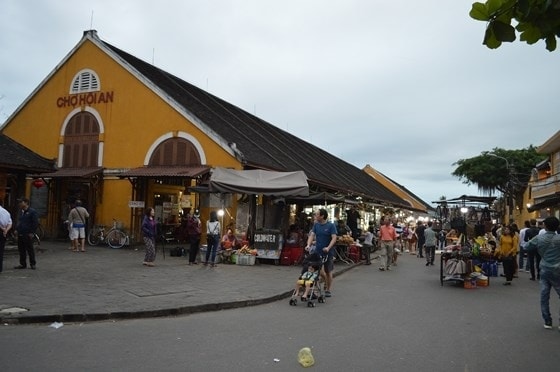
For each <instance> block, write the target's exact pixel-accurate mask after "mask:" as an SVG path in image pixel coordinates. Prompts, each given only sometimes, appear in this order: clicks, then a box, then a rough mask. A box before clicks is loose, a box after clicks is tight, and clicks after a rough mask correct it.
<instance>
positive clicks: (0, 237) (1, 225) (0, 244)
mask: <svg viewBox="0 0 560 372" xmlns="http://www.w3.org/2000/svg"><path fill="white" fill-rule="evenodd" d="M11 228H12V216H10V212H8V211H7V210H5V209H4V208H3V207H2V206H0V229H1V231H0V273H1V272H2V268H3V267H4V248H5V247H6V236H7V235H8V231H10V229H11Z"/></svg>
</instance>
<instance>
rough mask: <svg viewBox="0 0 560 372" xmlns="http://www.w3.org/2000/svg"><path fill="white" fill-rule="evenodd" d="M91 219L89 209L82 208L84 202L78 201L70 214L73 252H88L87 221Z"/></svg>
mask: <svg viewBox="0 0 560 372" xmlns="http://www.w3.org/2000/svg"><path fill="white" fill-rule="evenodd" d="M88 218H89V213H88V211H87V209H85V208H84V207H82V201H81V200H76V201H75V202H74V207H73V208H72V209H71V210H70V213H68V221H69V222H70V226H72V227H71V228H70V241H71V242H72V251H73V252H79V251H80V250H81V251H82V252H85V251H86V245H85V242H86V220H87V219H88Z"/></svg>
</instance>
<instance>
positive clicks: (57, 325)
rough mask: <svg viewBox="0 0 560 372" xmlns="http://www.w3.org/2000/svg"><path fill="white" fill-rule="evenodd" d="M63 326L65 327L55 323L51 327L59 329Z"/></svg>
mask: <svg viewBox="0 0 560 372" xmlns="http://www.w3.org/2000/svg"><path fill="white" fill-rule="evenodd" d="M63 325H64V324H63V323H59V322H54V323H52V324H51V325H50V326H49V327H51V328H54V329H59V328H60V327H62V326H63Z"/></svg>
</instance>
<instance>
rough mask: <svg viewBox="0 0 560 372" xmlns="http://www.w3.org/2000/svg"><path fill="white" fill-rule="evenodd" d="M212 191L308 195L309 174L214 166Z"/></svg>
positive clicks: (210, 189) (210, 188) (211, 182)
mask: <svg viewBox="0 0 560 372" xmlns="http://www.w3.org/2000/svg"><path fill="white" fill-rule="evenodd" d="M208 188H209V191H210V192H221V193H238V194H262V195H274V196H308V195H309V186H308V184H307V176H306V175H305V173H304V172H303V171H295V172H274V171H266V170H261V169H252V170H233V169H227V168H214V169H213V170H212V175H211V176H210V183H209V185H208Z"/></svg>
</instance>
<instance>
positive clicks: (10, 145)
mask: <svg viewBox="0 0 560 372" xmlns="http://www.w3.org/2000/svg"><path fill="white" fill-rule="evenodd" d="M0 167H2V168H6V169H13V170H22V171H25V172H27V173H32V172H35V173H42V172H49V171H52V170H53V169H54V161H53V160H49V159H46V158H44V157H42V156H40V155H38V154H36V153H34V152H33V151H31V150H30V149H28V148H27V147H25V146H23V145H21V144H19V143H17V142H15V141H14V140H13V139H11V138H9V137H7V136H6V135H4V134H0Z"/></svg>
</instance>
